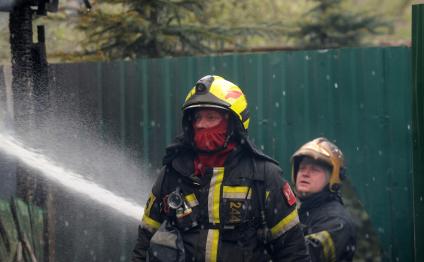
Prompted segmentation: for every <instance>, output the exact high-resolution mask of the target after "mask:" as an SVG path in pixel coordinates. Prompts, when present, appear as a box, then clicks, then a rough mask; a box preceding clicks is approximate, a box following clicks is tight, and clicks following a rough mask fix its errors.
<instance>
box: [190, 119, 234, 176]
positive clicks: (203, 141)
mask: <svg viewBox="0 0 424 262" xmlns="http://www.w3.org/2000/svg"><path fill="white" fill-rule="evenodd" d="M227 129H228V119H227V118H223V120H222V121H221V122H220V123H219V124H218V125H216V126H214V127H211V128H196V127H195V126H194V125H193V130H194V144H195V146H196V148H197V149H200V150H202V151H213V150H216V149H219V148H221V147H223V146H224V144H225V140H226V139H227ZM234 147H235V144H234V143H229V144H228V145H227V146H226V147H225V148H223V149H222V150H219V151H217V152H213V153H207V152H204V153H202V152H201V153H199V154H198V155H197V157H196V158H195V160H194V170H195V171H194V173H195V175H197V176H198V175H203V174H204V171H205V168H207V167H218V166H224V162H225V160H226V159H227V156H228V154H229V153H230V152H231V151H232V150H233V149H234Z"/></svg>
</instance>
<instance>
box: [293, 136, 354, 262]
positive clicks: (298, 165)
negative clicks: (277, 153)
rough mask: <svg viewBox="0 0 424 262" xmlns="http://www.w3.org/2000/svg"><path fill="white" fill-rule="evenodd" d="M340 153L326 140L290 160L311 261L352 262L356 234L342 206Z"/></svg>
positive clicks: (308, 145)
mask: <svg viewBox="0 0 424 262" xmlns="http://www.w3.org/2000/svg"><path fill="white" fill-rule="evenodd" d="M343 161H344V159H343V153H342V152H341V151H340V150H339V148H338V147H337V146H336V145H334V144H333V143H331V142H330V141H328V139H326V138H322V137H321V138H317V139H314V140H312V141H310V142H308V143H306V144H305V145H303V146H302V147H300V148H299V149H298V150H297V151H296V152H295V153H294V154H293V156H292V158H291V162H292V180H293V183H294V184H295V185H296V187H295V188H296V194H297V196H298V198H299V200H300V208H299V218H300V222H301V224H302V228H303V231H304V234H305V238H306V243H307V246H308V249H309V253H310V255H311V258H312V261H352V258H353V255H354V253H355V244H356V230H355V226H354V224H353V222H352V219H351V217H350V215H349V213H348V212H347V210H346V209H345V207H344V206H343V201H342V198H341V196H340V192H339V190H340V187H341V184H342V179H344V171H345V168H344V164H343Z"/></svg>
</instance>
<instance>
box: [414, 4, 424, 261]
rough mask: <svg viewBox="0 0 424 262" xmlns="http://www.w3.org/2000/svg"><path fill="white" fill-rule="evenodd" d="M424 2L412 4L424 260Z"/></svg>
mask: <svg viewBox="0 0 424 262" xmlns="http://www.w3.org/2000/svg"><path fill="white" fill-rule="evenodd" d="M423 73H424V4H420V5H413V6H412V81H413V85H412V99H413V102H412V114H413V115H412V127H413V129H412V130H413V134H412V136H413V152H412V154H413V180H412V181H413V190H414V191H413V192H414V198H413V210H414V260H415V261H424V249H423V248H422V247H423V246H424V75H423Z"/></svg>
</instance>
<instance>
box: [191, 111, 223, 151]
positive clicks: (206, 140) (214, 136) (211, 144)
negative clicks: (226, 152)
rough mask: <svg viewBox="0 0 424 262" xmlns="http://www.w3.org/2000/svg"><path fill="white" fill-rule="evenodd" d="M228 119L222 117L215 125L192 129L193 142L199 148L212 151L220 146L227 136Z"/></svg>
mask: <svg viewBox="0 0 424 262" xmlns="http://www.w3.org/2000/svg"><path fill="white" fill-rule="evenodd" d="M227 127H228V121H227V120H226V119H223V120H222V121H221V122H220V123H219V124H218V125H217V126H214V127H211V128H196V127H194V126H193V129H194V143H195V145H196V147H197V148H198V149H200V150H206V151H213V150H215V149H218V148H220V147H222V146H223V145H224V143H225V139H226V137H227Z"/></svg>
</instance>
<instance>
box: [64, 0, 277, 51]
mask: <svg viewBox="0 0 424 262" xmlns="http://www.w3.org/2000/svg"><path fill="white" fill-rule="evenodd" d="M206 6H207V3H206V0H105V1H102V3H101V4H100V3H99V4H97V6H95V9H93V10H92V11H91V12H88V13H87V12H79V15H81V19H79V21H78V23H77V26H76V28H77V29H78V30H80V31H82V32H85V34H86V36H87V37H86V38H85V40H84V41H83V46H84V47H85V50H84V52H83V54H84V55H87V54H88V55H94V56H96V57H99V56H100V57H106V58H109V59H116V58H137V57H163V56H176V55H193V54H203V53H209V52H215V51H217V50H221V49H223V48H224V47H229V46H230V47H233V48H234V47H242V46H243V45H241V44H240V43H238V42H237V38H238V37H245V36H253V35H256V36H260V37H266V36H267V35H272V34H274V33H275V32H277V31H278V30H279V29H280V28H281V27H278V25H270V24H266V25H261V24H259V25H254V26H251V25H247V26H246V25H239V26H231V25H225V24H214V25H211V24H208V19H207V18H205V17H204V15H205V13H207V12H206V10H205V9H206ZM65 20H66V19H65ZM65 20H63V21H65Z"/></svg>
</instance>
